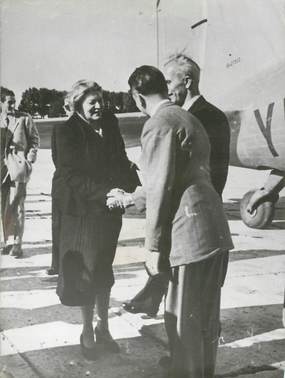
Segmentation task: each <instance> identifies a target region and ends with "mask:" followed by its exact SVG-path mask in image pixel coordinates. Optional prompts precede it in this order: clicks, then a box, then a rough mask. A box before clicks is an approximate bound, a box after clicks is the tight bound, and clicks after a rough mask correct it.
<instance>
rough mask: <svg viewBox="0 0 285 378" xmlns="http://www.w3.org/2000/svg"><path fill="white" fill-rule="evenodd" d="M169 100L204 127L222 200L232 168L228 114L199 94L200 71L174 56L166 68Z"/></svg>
mask: <svg viewBox="0 0 285 378" xmlns="http://www.w3.org/2000/svg"><path fill="white" fill-rule="evenodd" d="M164 72H165V78H166V81H167V85H168V96H169V98H170V100H171V101H172V102H174V103H175V104H177V105H179V106H181V107H182V108H183V109H185V110H187V111H188V112H190V113H191V114H193V115H194V116H195V117H197V118H198V119H199V121H200V122H201V123H202V125H203V127H204V129H205V130H206V132H207V135H208V137H209V140H210V145H211V153H210V176H211V181H212V184H213V186H214V188H215V190H216V191H217V193H218V194H219V195H220V196H222V193H223V190H224V187H225V184H226V181H227V176H228V168H229V158H230V127H229V123H228V120H227V117H226V116H225V114H224V113H223V112H222V111H221V110H220V109H218V108H217V107H216V106H214V105H213V104H211V103H209V102H208V101H206V100H205V98H204V97H203V96H202V95H201V94H200V90H199V81H200V67H199V66H198V64H197V63H196V62H194V60H192V59H191V58H189V57H188V56H186V55H184V54H176V55H173V56H171V57H170V58H169V59H168V61H167V62H166V63H165V65H164Z"/></svg>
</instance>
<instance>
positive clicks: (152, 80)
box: [107, 66, 233, 378]
mask: <svg viewBox="0 0 285 378" xmlns="http://www.w3.org/2000/svg"><path fill="white" fill-rule="evenodd" d="M129 86H130V90H131V93H132V96H133V99H134V100H135V102H136V105H137V107H138V108H139V110H141V111H142V112H143V113H145V114H147V115H148V116H150V119H149V120H148V121H147V122H146V123H145V125H144V128H143V132H142V136H141V144H142V156H141V170H142V181H143V185H142V187H140V188H138V189H137V190H136V191H135V192H134V193H132V194H130V193H124V192H123V191H122V190H121V189H119V188H118V189H116V190H112V191H110V192H109V194H108V201H107V204H108V206H109V207H110V208H111V209H112V208H114V209H116V207H117V203H118V202H119V203H120V204H121V205H123V206H124V207H127V206H130V205H131V204H137V206H138V207H140V208H141V209H142V204H143V203H144V202H145V205H146V240H145V247H146V268H147V270H148V272H149V274H150V275H156V274H158V273H159V272H160V271H161V270H164V269H165V266H166V264H164V263H163V264H161V262H162V261H165V260H167V259H169V264H170V270H169V271H168V272H167V273H168V275H169V285H168V290H167V294H166V301H165V314H164V317H165V327H166V331H167V335H168V339H169V346H170V357H168V358H167V359H166V361H167V364H165V361H164V365H165V366H167V368H168V370H169V373H170V376H171V377H175V378H177V377H180V378H181V377H184V378H190V377H191V378H192V377H195V378H206V377H207V378H212V377H214V370H215V362H216V352H217V346H218V340H219V334H220V320H219V317H220V295H221V287H222V285H223V282H224V279H225V275H226V271H227V262H228V260H227V258H226V257H227V256H228V251H229V250H230V249H232V248H233V244H232V240H231V236H230V231H229V227H228V223H227V220H226V217H225V214H224V210H223V206H222V201H221V198H220V196H219V195H218V193H217V192H216V191H215V189H214V187H213V185H212V183H211V180H210V174H209V156H210V144H209V139H208V137H207V134H206V132H205V130H204V128H203V126H202V124H201V123H200V121H199V120H198V119H197V118H196V117H194V116H193V115H191V114H190V113H189V112H186V111H185V110H183V109H181V108H180V107H179V106H177V105H174V104H173V103H171V102H170V101H169V100H168V89H167V84H166V81H165V78H164V76H163V74H162V73H161V72H160V71H159V70H158V69H157V68H155V67H152V66H141V67H139V68H137V69H136V70H135V71H134V72H133V73H132V74H131V76H130V78H129Z"/></svg>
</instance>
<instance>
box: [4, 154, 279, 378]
mask: <svg viewBox="0 0 285 378" xmlns="http://www.w3.org/2000/svg"><path fill="white" fill-rule="evenodd" d="M129 153H130V156H131V157H132V158H136V156H137V150H132V151H129ZM134 160H135V159H134ZM34 168H35V169H34V172H33V177H32V179H31V181H30V183H29V189H28V197H27V201H26V205H27V206H26V208H27V214H26V231H25V236H24V257H23V258H22V259H14V258H13V257H10V256H1V260H0V264H1V265H0V266H1V278H0V280H1V293H0V306H1V308H0V320H1V334H0V352H1V353H0V354H1V357H0V378H4V377H15V378H34V377H42V378H43V377H44V378H57V377H58V378H69V377H71V378H79V377H88V376H89V377H96V378H131V377H136V378H162V377H163V371H162V370H161V369H160V368H159V367H158V364H157V362H158V360H159V358H160V357H161V356H163V355H166V353H167V340H166V335H165V331H164V327H163V309H162V307H161V309H160V312H159V314H158V316H157V317H156V318H155V319H146V318H144V317H143V316H141V314H137V315H132V314H128V313H126V312H124V311H123V310H121V308H120V305H121V303H122V301H124V300H126V299H128V298H131V297H132V296H133V295H134V294H135V293H136V292H137V291H138V290H139V289H140V288H141V287H142V285H143V283H144V282H145V279H146V274H145V272H144V269H143V260H144V249H143V241H144V225H145V220H144V218H143V217H142V216H138V215H137V214H136V213H135V212H129V213H127V214H126V216H125V217H124V222H123V229H122V232H121V235H120V239H119V244H118V249H117V254H116V259H115V264H114V267H115V274H116V283H115V286H114V288H113V290H112V295H111V305H110V329H111V333H112V335H113V336H114V338H115V339H116V340H117V341H118V343H119V344H120V347H121V353H119V354H116V355H111V354H106V353H104V352H103V351H100V350H99V354H98V359H97V360H96V361H94V362H88V361H86V360H84V359H83V357H82V356H81V353H80V346H79V335H80V333H81V317H80V311H79V309H78V308H76V307H74V308H71V307H65V306H62V305H61V304H60V303H59V300H58V298H57V296H56V294H55V287H56V277H50V276H47V275H46V274H45V269H46V268H47V267H48V266H49V264H50V260H51V256H50V252H51V198H50V185H51V176H52V172H53V167H52V164H51V159H50V151H49V150H40V151H39V159H38V162H37V165H35V167H34ZM267 174H268V173H266V172H258V171H253V170H248V169H242V168H234V167H231V168H230V172H229V178H228V183H227V186H226V189H225V193H224V205H225V209H226V212H227V215H228V218H229V222H230V228H231V233H232V237H233V240H234V244H235V249H234V250H233V251H231V253H230V264H229V270H228V275H227V278H226V282H225V286H224V289H223V295H222V327H223V330H222V335H221V340H220V347H219V352H218V362H217V369H216V374H217V375H216V376H217V378H218V377H219V378H222V377H223V378H226V377H240V378H249V377H250V378H275V377H276V378H277V377H279V378H281V377H284V371H285V352H284V351H285V330H284V328H283V325H282V303H283V298H284V271H285V248H284V246H285V232H284V229H285V191H284V190H283V191H282V193H281V198H280V201H279V202H278V204H277V209H276V214H275V218H274V222H273V224H272V226H271V227H270V228H269V229H268V230H254V229H249V228H247V227H246V226H245V225H244V224H243V223H242V221H241V220H240V215H239V210H238V207H239V201H240V199H241V197H242V196H243V194H244V193H245V192H246V191H248V190H250V189H252V188H254V187H259V186H261V185H262V184H263V182H264V180H265V178H266V177H267ZM94 322H96V319H94ZM9 374H10V375H9Z"/></svg>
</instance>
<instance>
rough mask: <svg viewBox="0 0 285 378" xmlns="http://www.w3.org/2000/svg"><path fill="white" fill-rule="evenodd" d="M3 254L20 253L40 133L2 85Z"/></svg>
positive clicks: (18, 254) (16, 255) (12, 93)
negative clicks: (29, 181)
mask: <svg viewBox="0 0 285 378" xmlns="http://www.w3.org/2000/svg"><path fill="white" fill-rule="evenodd" d="M0 126H1V218H2V225H3V234H4V242H5V246H4V248H3V249H2V254H10V255H11V256H15V257H16V258H19V257H21V256H22V255H23V251H22V238H23V233H24V221H25V208H24V202H25V197H26V186H27V182H28V180H29V178H30V174H31V170H32V166H31V164H33V163H34V162H35V161H36V157H37V149H38V146H39V134H38V131H37V129H36V126H35V125H34V123H33V120H32V118H31V116H30V115H29V114H27V113H21V112H18V111H16V110H15V95H14V92H12V91H11V90H8V89H6V88H3V87H1V116H0Z"/></svg>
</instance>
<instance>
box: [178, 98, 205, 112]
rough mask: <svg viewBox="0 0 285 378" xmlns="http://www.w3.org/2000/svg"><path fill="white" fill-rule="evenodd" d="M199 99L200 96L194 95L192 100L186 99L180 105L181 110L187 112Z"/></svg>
mask: <svg viewBox="0 0 285 378" xmlns="http://www.w3.org/2000/svg"><path fill="white" fill-rule="evenodd" d="M199 97H201V95H200V94H199V95H196V96H194V97H192V98H188V99H186V101H185V102H184V104H183V105H182V109H184V110H187V111H188V110H189V109H190V108H191V106H193V104H194V102H196V101H197V100H198V98H199Z"/></svg>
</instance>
